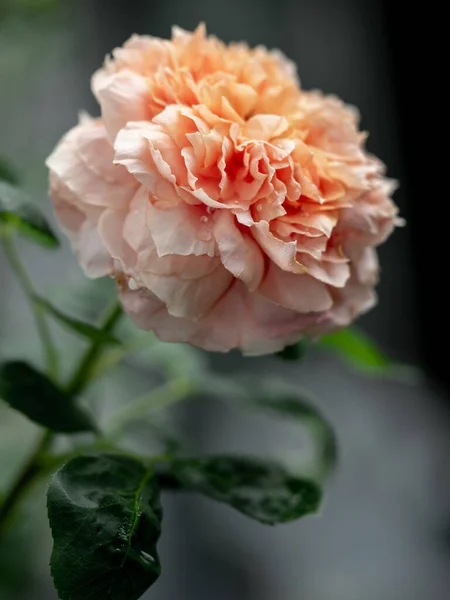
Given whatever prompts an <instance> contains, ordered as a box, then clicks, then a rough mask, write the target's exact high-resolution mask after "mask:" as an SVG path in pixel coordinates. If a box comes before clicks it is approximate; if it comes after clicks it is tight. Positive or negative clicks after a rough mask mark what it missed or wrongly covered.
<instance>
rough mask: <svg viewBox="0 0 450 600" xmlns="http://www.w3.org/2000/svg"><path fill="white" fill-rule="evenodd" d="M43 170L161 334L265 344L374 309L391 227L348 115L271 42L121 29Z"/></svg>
mask: <svg viewBox="0 0 450 600" xmlns="http://www.w3.org/2000/svg"><path fill="white" fill-rule="evenodd" d="M92 89H93V92H94V94H95V97H96V98H97V100H98V102H99V104H100V108H101V118H100V119H91V118H88V117H84V118H82V119H81V122H80V124H79V125H78V126H76V127H75V128H74V129H72V130H71V131H69V133H68V134H67V135H66V136H65V137H64V138H63V139H62V141H61V142H60V143H59V145H58V146H57V148H56V149H55V151H54V152H53V154H52V155H51V156H50V157H49V159H48V161H47V164H48V167H49V169H50V194H51V197H52V200H53V202H54V205H55V209H56V215H57V218H58V220H59V222H60V224H61V226H62V227H63V228H64V230H65V231H66V232H67V235H68V236H69V238H70V240H71V242H72V245H73V248H74V250H75V252H76V254H77V256H78V259H79V261H80V263H81V266H82V267H83V269H84V270H85V272H86V274H87V275H88V276H90V277H102V276H107V275H108V276H111V277H114V278H115V280H116V282H117V286H118V293H119V297H120V300H121V302H122V304H123V307H124V309H125V311H126V312H127V313H128V315H129V316H130V317H131V318H132V319H133V320H134V321H135V323H136V324H137V325H138V326H139V327H141V328H144V329H151V330H154V331H155V332H156V334H157V335H158V337H159V338H160V339H162V340H166V341H172V342H189V343H191V344H194V345H196V346H200V347H202V348H205V349H207V350H218V351H227V350H230V349H232V348H240V349H241V350H242V351H243V352H245V353H248V354H264V353H269V352H275V351H278V350H280V349H282V348H283V347H284V346H286V345H288V344H292V343H294V342H296V341H298V340H299V339H301V338H302V337H303V336H305V335H306V336H311V337H316V336H318V335H321V334H323V333H328V332H331V331H334V330H336V329H338V328H340V327H343V326H346V325H348V324H349V323H351V322H352V321H353V320H354V319H355V318H356V317H357V316H358V315H360V314H361V313H363V312H365V311H367V310H368V309H369V308H371V307H372V306H373V305H374V304H375V302H376V296H375V293H374V286H375V284H376V282H377V276H378V264H377V255H376V252H375V249H374V248H375V247H376V246H377V245H378V244H380V243H381V242H383V241H384V240H385V239H386V238H387V237H388V236H389V234H390V233H391V232H392V230H393V228H394V226H395V225H396V224H399V223H400V220H399V219H398V218H397V216H396V215H397V208H396V206H395V205H394V204H393V202H392V201H391V199H390V195H391V193H392V191H393V189H394V187H395V186H394V185H393V183H392V182H391V181H389V180H387V179H385V178H384V176H383V164H382V163H381V162H380V161H379V160H377V159H375V158H374V157H372V156H370V155H368V154H367V153H366V152H365V150H364V148H363V144H364V140H365V137H366V136H365V134H364V133H361V132H359V130H358V115H357V113H356V111H355V110H354V109H353V108H350V107H348V106H345V105H344V104H343V103H342V102H341V101H340V100H338V99H337V98H335V97H331V96H324V95H323V94H321V93H320V92H306V91H303V90H302V89H301V88H300V85H299V82H298V79H297V76H296V69H295V67H294V65H293V64H292V63H291V62H290V61H289V60H287V59H286V58H285V57H284V56H283V55H282V54H281V53H280V52H278V51H274V52H269V51H268V50H266V49H265V48H263V47H257V48H255V49H250V48H248V47H247V46H246V45H245V44H230V45H228V46H227V45H225V44H223V43H222V42H221V41H219V40H218V39H216V38H215V37H207V35H206V32H205V28H204V26H202V25H201V26H200V27H198V29H197V30H196V31H195V32H194V33H189V32H186V31H183V30H181V29H178V28H174V30H173V36H172V40H170V41H167V40H161V39H158V38H154V37H149V36H142V37H141V36H133V37H132V38H131V39H130V40H129V41H128V42H127V43H126V44H125V45H124V46H123V48H119V49H116V50H114V52H113V55H112V57H111V58H108V59H107V60H106V63H105V65H104V67H103V68H102V69H100V70H99V71H97V72H96V73H95V74H94V76H93V79H92Z"/></svg>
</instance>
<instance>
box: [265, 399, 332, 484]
mask: <svg viewBox="0 0 450 600" xmlns="http://www.w3.org/2000/svg"><path fill="white" fill-rule="evenodd" d="M254 403H255V404H257V405H258V406H262V407H264V408H266V409H268V410H270V411H273V412H276V413H278V414H280V415H282V416H285V417H288V418H290V419H296V420H298V421H299V422H301V423H302V424H303V425H305V426H306V427H307V428H308V429H309V430H310V431H311V433H312V434H313V436H314V441H315V442H316V443H317V446H318V448H319V453H320V462H321V471H322V472H323V474H324V475H327V474H328V473H330V472H331V471H332V470H333V469H334V467H335V466H336V463H337V455H338V450H337V440H336V436H335V433H334V430H333V427H332V426H331V425H330V423H329V422H328V421H327V420H326V419H325V417H324V416H323V415H322V414H321V413H320V411H319V410H317V409H316V408H314V406H313V405H312V404H310V403H309V402H307V401H305V400H303V399H299V398H298V397H296V396H294V395H291V396H290V395H286V393H285V392H282V393H281V394H280V397H276V395H275V393H273V394H271V395H265V394H264V393H263V392H262V391H261V392H260V393H259V394H258V397H256V398H255V399H254Z"/></svg>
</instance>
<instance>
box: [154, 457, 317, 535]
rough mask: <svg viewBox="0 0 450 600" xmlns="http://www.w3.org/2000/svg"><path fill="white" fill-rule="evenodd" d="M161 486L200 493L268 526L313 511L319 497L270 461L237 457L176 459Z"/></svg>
mask: <svg viewBox="0 0 450 600" xmlns="http://www.w3.org/2000/svg"><path fill="white" fill-rule="evenodd" d="M162 484H163V485H166V486H167V487H171V488H175V489H185V490H191V491H195V492H200V493H201V494H204V495H205V496H209V497H210V498H213V499H214V500H218V501H219V502H224V503H225V504H229V505H230V506H233V507H234V508H236V509H237V510H238V511H240V512H242V513H244V514H245V515H247V516H249V517H251V518H252V519H256V520H257V521H260V522H261V523H266V524H268V525H275V524H277V523H286V522H288V521H294V520H295V519H298V518H300V517H303V516H304V515H307V514H310V513H314V512H316V511H317V510H318V508H319V505H320V501H321V496H322V493H321V489H320V487H319V486H318V485H317V484H316V483H314V482H312V481H309V480H306V479H301V478H298V477H293V476H291V475H289V474H288V473H287V472H286V471H285V470H284V469H283V468H281V467H280V466H279V465H277V464H274V463H272V462H267V461H262V460H259V459H256V458H249V457H240V456H211V457H205V458H188V459H175V460H174V461H173V462H171V463H170V466H169V467H168V470H167V471H166V472H165V473H164V475H163V477H162Z"/></svg>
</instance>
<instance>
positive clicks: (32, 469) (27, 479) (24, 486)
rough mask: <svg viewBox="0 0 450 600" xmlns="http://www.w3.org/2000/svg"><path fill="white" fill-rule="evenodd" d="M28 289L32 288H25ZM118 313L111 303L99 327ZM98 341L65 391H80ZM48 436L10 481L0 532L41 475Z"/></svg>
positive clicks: (109, 324) (0, 514) (1, 508)
mask: <svg viewBox="0 0 450 600" xmlns="http://www.w3.org/2000/svg"><path fill="white" fill-rule="evenodd" d="M29 290H32V287H30V288H29ZM121 314H122V309H121V307H120V305H118V304H117V305H114V307H113V308H112V309H111V310H109V311H108V313H107V314H106V315H105V319H104V321H103V325H102V329H103V330H104V331H106V332H111V331H112V329H113V328H114V325H115V324H116V323H117V321H118V320H119V318H120V316H121ZM102 345H103V344H102V342H101V341H100V342H93V343H92V344H91V346H90V347H89V348H88V349H87V351H86V353H85V354H84V355H83V356H82V357H81V360H80V363H79V365H78V367H77V369H76V370H75V373H74V375H73V377H72V378H71V380H70V381H69V383H68V385H67V391H68V392H69V393H70V394H72V395H75V394H79V393H80V392H82V391H83V389H84V387H85V386H86V384H87V383H88V381H89V373H90V370H91V368H92V367H93V364H94V363H95V361H96V359H97V358H98V356H99V355H100V353H101V350H102ZM51 439H52V432H51V431H47V432H46V433H45V434H44V435H43V437H42V438H41V440H40V441H39V444H38V445H37V447H36V449H35V450H34V452H33V453H32V455H31V456H30V458H29V459H28V461H27V463H26V465H25V466H24V468H23V469H22V471H21V472H20V473H19V475H18V477H17V479H16V481H15V483H14V484H13V486H12V488H11V490H10V492H9V493H8V495H7V496H6V498H5V500H4V501H3V503H2V504H1V506H0V535H1V533H2V531H3V529H4V527H5V525H6V524H7V521H8V519H9V517H10V515H11V513H12V512H13V510H14V508H15V506H16V505H17V504H18V503H19V502H20V501H21V499H22V497H23V496H24V494H25V493H26V491H27V490H28V488H29V487H30V486H31V485H32V484H33V483H34V482H35V481H36V479H37V478H38V477H39V476H40V475H42V473H43V472H44V471H45V463H44V462H43V456H42V455H43V454H44V453H45V451H46V449H47V448H48V446H49V444H50V442H51Z"/></svg>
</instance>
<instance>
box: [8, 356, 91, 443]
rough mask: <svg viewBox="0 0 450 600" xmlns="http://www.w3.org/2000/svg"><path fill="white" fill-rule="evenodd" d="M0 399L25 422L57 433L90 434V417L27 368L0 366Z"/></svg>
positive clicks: (25, 365) (44, 379) (20, 365)
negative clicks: (84, 432) (88, 432)
mask: <svg viewBox="0 0 450 600" xmlns="http://www.w3.org/2000/svg"><path fill="white" fill-rule="evenodd" d="M0 398H3V400H5V402H7V403H8V404H9V405H10V406H11V407H12V408H14V409H16V410H18V411H19V412H21V413H23V414H24V415H25V416H27V417H28V418H29V419H31V420H32V421H34V422H35V423H38V424H39V425H42V426H44V427H47V428H48V429H51V430H52V431H56V432H60V433H75V432H78V431H92V430H94V429H95V426H94V424H93V422H92V420H91V419H90V417H89V416H88V415H87V414H86V413H85V412H84V411H83V410H82V409H81V408H79V407H78V406H77V405H76V404H75V403H74V401H73V399H72V398H70V397H69V396H68V395H67V394H66V393H65V392H64V391H63V390H61V389H59V388H58V387H56V385H55V384H54V383H52V382H51V381H50V380H49V379H48V378H47V377H46V376H45V375H42V373H39V372H38V371H36V370H35V369H34V368H33V367H31V366H30V365H28V364H26V363H24V362H20V361H15V362H8V363H4V364H3V365H0Z"/></svg>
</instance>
